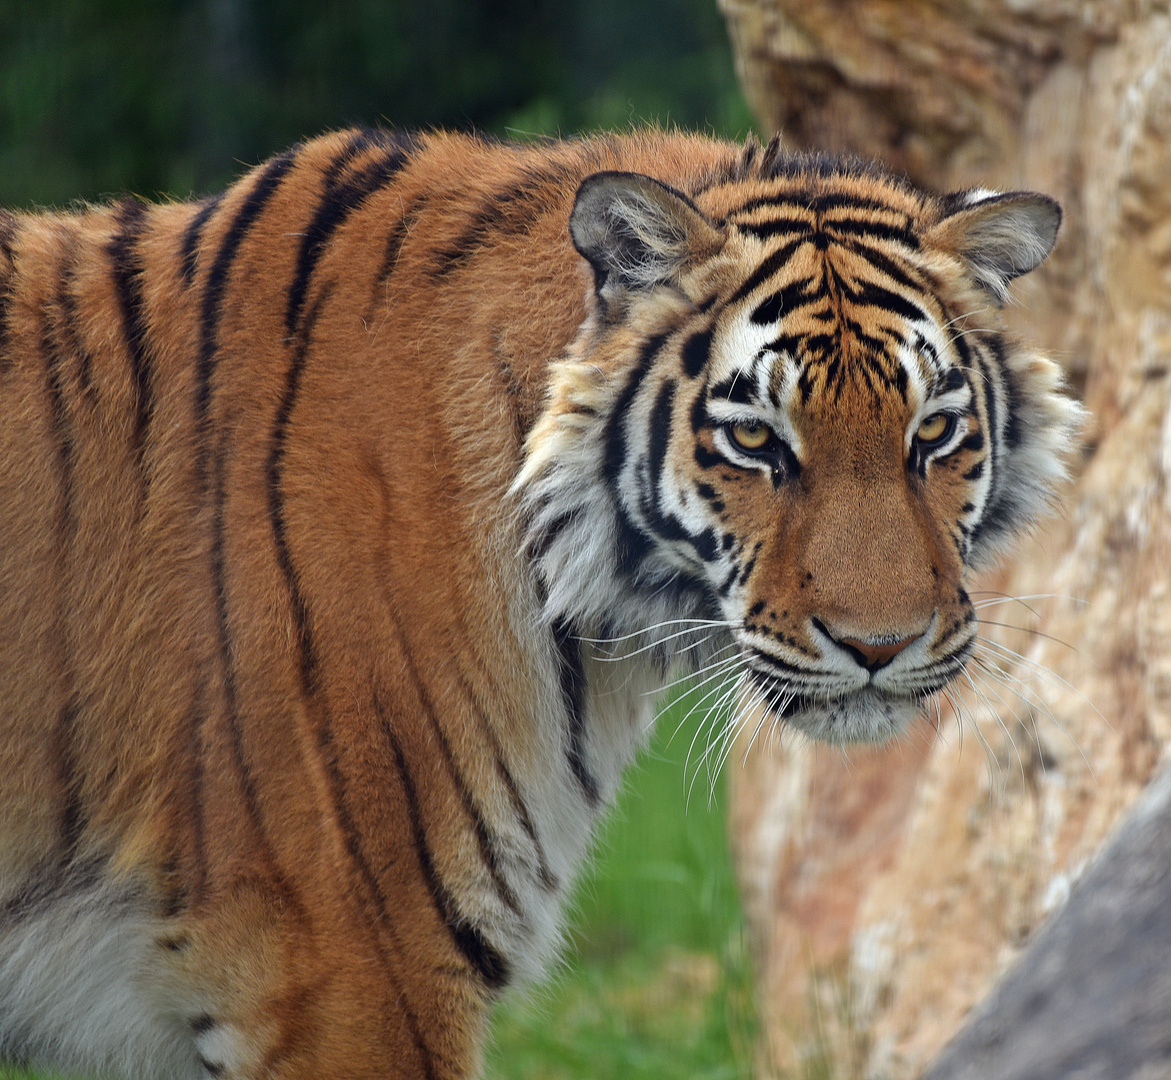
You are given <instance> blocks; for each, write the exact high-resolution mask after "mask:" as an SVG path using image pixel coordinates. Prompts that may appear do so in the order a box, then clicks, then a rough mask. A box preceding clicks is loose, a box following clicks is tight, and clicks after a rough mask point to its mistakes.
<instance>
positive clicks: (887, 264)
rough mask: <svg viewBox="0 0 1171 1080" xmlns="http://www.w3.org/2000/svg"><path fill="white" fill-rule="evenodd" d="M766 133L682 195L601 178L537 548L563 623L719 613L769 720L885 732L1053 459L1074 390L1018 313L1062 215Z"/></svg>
mask: <svg viewBox="0 0 1171 1080" xmlns="http://www.w3.org/2000/svg"><path fill="white" fill-rule="evenodd" d="M747 157H748V158H749V159H751V158H752V154H751V153H749V154H748V155H747ZM766 157H767V158H768V159H769V160H767V161H766V162H764V163H761V162H759V161H756V162H752V161H751V160H750V161H749V163H748V164H747V165H746V166H744V167H743V168H742V169H741V170H740V174H739V175H735V176H729V177H727V178H723V179H721V180H716V181H708V182H707V183H705V184H702V185H700V186H699V187H698V188H697V190H695V191H693V192H692V193H691V194H690V195H688V194H684V193H683V192H681V191H679V190H675V189H674V188H672V187H669V186H667V185H665V184H663V183H661V182H659V181H658V180H655V179H653V178H651V177H649V176H645V175H640V174H635V173H620V172H608V173H598V174H595V175H593V176H590V177H588V178H587V179H586V180H585V181H584V182H583V183H582V185H581V187H580V189H579V191H578V194H577V199H576V204H575V206H574V210H573V213H572V216H571V219H570V233H571V236H572V240H573V243H574V246H575V247H576V249H577V251H578V252H579V253H580V254H581V255H582V256H584V257H585V260H586V262H587V264H588V267H589V270H590V272H591V274H592V280H591V281H590V282H589V285H588V293H589V300H588V311H589V314H588V316H587V318H586V320H585V322H584V324H583V325H582V327H581V330H580V332H579V334H578V336H577V337H576V339H575V340H574V341H573V343H572V345H571V346H570V348H569V350H568V353H567V355H566V356H565V357H564V358H563V359H562V360H561V361H560V362H558V363H557V364H556V365H555V367H554V371H553V376H552V385H551V392H550V395H549V399H548V402H547V405H546V409H545V412H544V414H543V416H542V417H541V419H540V420H539V422H538V423H537V424H536V426H535V427H534V429H533V430H532V432H531V434H530V437H529V441H528V451H527V454H528V456H527V461H526V465H525V468H524V471H523V473H522V475H521V479H520V481H519V484H520V485H521V486H522V488H523V489H524V491H525V492H526V496H527V505H528V507H529V520H530V534H529V536H530V540H529V545H530V547H529V550H530V553H531V555H532V557H533V558H534V560H535V562H536V565H537V567H538V571H539V574H540V577H541V579H542V583H543V586H544V592H545V596H546V601H545V603H546V612H547V614H548V616H549V617H550V618H551V619H555V620H561V621H562V622H563V623H566V624H569V625H572V626H573V627H575V629H576V630H577V632H578V633H580V634H582V635H583V636H584V635H589V636H594V637H597V638H600V639H607V638H609V639H612V640H629V639H628V637H627V636H628V635H632V634H641V635H642V637H641V638H635V639H634V640H636V641H640V640H642V639H643V638H644V639H645V644H644V645H642V646H640V648H643V649H645V650H646V651H647V652H649V653H657V654H658V655H659V657H660V659H662V660H671V659H677V658H679V656H680V655H683V657H684V658H687V657H689V656H695V657H699V656H704V655H706V656H708V657H710V656H711V654H712V653H711V650H712V649H714V648H717V647H719V646H721V645H726V644H727V643H728V635H730V637H731V639H732V641H733V642H734V644H735V654H736V657H737V660H736V664H735V666H736V667H737V668H738V669H739V671H740V674H741V676H742V679H743V687H744V689H745V690H746V692H747V693H748V695H749V697H750V698H751V699H753V700H755V701H756V702H757V703H758V704H760V705H761V706H763V707H764V708H765V709H766V710H767V712H769V713H771V714H772V716H773V717H774V718H780V719H783V720H784V721H785V722H786V723H787V724H789V725H792V726H795V727H797V728H799V729H801V730H803V731H804V732H806V733H807V734H810V735H812V736H815V737H817V738H821V739H825V740H828V741H831V742H848V741H859V740H865V741H882V740H885V739H887V738H889V737H891V736H893V735H895V734H897V733H898V732H900V731H901V730H902V729H903V728H904V726H905V725H906V723H907V722H908V720H909V719H910V718H911V717H912V716H913V715H914V714H915V712H916V711H917V710H918V709H919V708H920V706H921V704H922V702H923V701H924V699H925V698H927V697H928V696H929V695H931V694H932V693H934V692H936V691H939V690H941V689H942V688H943V687H944V686H945V685H946V684H947V683H948V682H949V681H950V680H952V679H954V678H955V677H956V676H957V675H958V674H959V673H960V672H961V671H962V670H963V668H964V666H965V663H966V661H967V660H968V658H969V657H970V656H971V655H972V652H973V648H974V642H975V638H976V633H977V617H976V612H975V609H974V607H973V604H972V601H971V599H970V598H969V595H968V593H967V591H966V587H967V584H968V581H969V576H970V574H971V572H972V570H973V568H974V567H977V566H979V565H980V564H983V563H986V562H987V561H988V560H989V558H990V556H992V555H993V554H994V553H995V552H997V551H998V549H1000V548H1001V547H1002V546H1003V543H1004V541H1005V540H1006V539H1007V538H1008V537H1009V536H1010V535H1011V534H1012V533H1014V532H1015V531H1017V530H1019V529H1020V528H1021V527H1022V526H1023V525H1025V524H1027V523H1028V522H1029V521H1030V520H1032V519H1033V518H1034V517H1035V516H1036V515H1037V514H1038V513H1039V512H1041V511H1043V510H1044V509H1045V507H1046V504H1047V502H1048V500H1049V497H1050V492H1051V490H1052V488H1053V485H1054V484H1055V482H1056V481H1057V480H1058V479H1059V478H1060V477H1061V476H1062V475H1063V473H1064V468H1063V464H1062V459H1063V455H1064V453H1065V451H1066V449H1067V447H1068V445H1069V443H1070V441H1071V439H1072V438H1073V436H1074V434H1075V432H1076V429H1077V427H1078V425H1079V422H1080V416H1081V409H1080V406H1078V405H1077V404H1076V403H1075V402H1074V401H1073V400H1072V399H1070V398H1068V397H1067V396H1065V395H1064V394H1063V393H1062V392H1061V376H1060V373H1059V371H1058V369H1057V367H1056V366H1055V365H1054V364H1053V363H1051V362H1050V361H1049V360H1047V359H1045V358H1043V357H1040V356H1038V355H1037V354H1035V353H1033V352H1030V351H1027V350H1024V349H1022V348H1020V347H1019V346H1017V345H1016V344H1015V343H1014V342H1012V341H1011V340H1010V339H1008V338H1007V337H1006V336H1005V334H1004V331H1003V327H1002V323H1001V319H1000V314H999V307H1000V306H1001V305H1002V304H1003V302H1004V300H1005V298H1006V295H1007V288H1008V284H1009V282H1010V281H1011V280H1012V279H1013V278H1015V277H1017V276H1019V275H1021V274H1024V273H1026V272H1028V271H1029V270H1032V269H1033V268H1034V267H1035V266H1037V265H1038V264H1039V263H1040V262H1041V261H1042V260H1043V259H1044V258H1045V256H1046V255H1047V254H1048V253H1049V251H1050V249H1051V248H1052V246H1053V243H1054V241H1055V239H1056V236H1057V231H1058V227H1059V225H1060V220H1061V211H1060V208H1059V206H1058V204H1057V203H1056V202H1055V201H1053V200H1052V199H1050V198H1048V197H1046V196H1044V195H1038V194H1032V193H1012V194H1006V195H1000V194H994V193H991V192H986V191H969V192H963V193H958V194H954V195H950V196H945V197H936V196H931V195H927V194H924V193H921V192H919V191H916V190H914V189H913V188H911V187H910V186H909V185H908V184H906V183H905V182H903V181H900V180H897V179H895V178H892V177H890V176H887V175H885V174H883V173H882V172H880V171H878V170H876V169H875V168H873V167H870V166H865V165H860V164H858V163H853V162H845V163H843V162H841V161H836V160H827V159H822V158H807V157H786V156H782V155H780V154H778V153H776V152H773V153H772V154H769V155H766Z"/></svg>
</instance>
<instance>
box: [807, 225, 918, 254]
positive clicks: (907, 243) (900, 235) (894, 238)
mask: <svg viewBox="0 0 1171 1080" xmlns="http://www.w3.org/2000/svg"><path fill="white" fill-rule="evenodd" d="M825 227H826V228H827V229H829V230H830V231H832V232H837V233H847V234H848V235H850V236H866V237H873V238H874V239H876V240H887V241H890V242H893V243H896V244H901V245H902V246H903V247H905V248H909V249H910V250H911V251H918V250H919V238H918V237H917V236H916V235H915V234H914V232H912V231H911V229H909V228H907V227H905V226H901V225H890V224H888V223H887V222H884V221H871V220H857V219H854V218H829V219H828V220H827V221H826V222H825Z"/></svg>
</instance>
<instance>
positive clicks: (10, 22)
mask: <svg viewBox="0 0 1171 1080" xmlns="http://www.w3.org/2000/svg"><path fill="white" fill-rule="evenodd" d="M646 122H654V123H658V124H663V125H666V124H674V125H678V126H680V127H687V128H698V129H700V130H706V131H709V132H711V133H714V134H720V135H728V136H732V137H736V136H743V135H745V134H746V133H747V132H748V131H749V130H750V128H751V125H752V119H751V116H750V114H749V112H748V109H747V106H746V105H745V104H744V100H743V98H742V97H741V95H740V91H739V89H738V87H737V86H736V82H735V75H734V72H733V68H732V58H731V51H730V48H729V45H728V41H727V35H726V31H725V28H724V23H723V19H722V17H721V16H720V14H719V12H718V10H717V8H716V4H715V0H543V2H542V0H480V2H473V0H346V2H344V3H343V2H338V0H335V2H328V0H326V2H319V3H306V2H301V3H296V2H289V0H284V2H279V0H0V204H4V205H9V206H24V207H32V206H57V207H61V206H67V205H69V204H70V203H71V202H72V201H73V200H75V199H77V198H85V199H93V198H100V197H102V196H107V195H112V194H117V193H120V192H124V191H131V192H134V193H136V194H139V195H142V196H144V197H148V198H155V197H158V196H160V195H164V194H167V195H174V196H179V197H186V196H187V195H189V194H192V193H203V192H207V191H210V190H215V189H218V188H220V187H222V186H223V185H224V184H226V183H227V182H228V181H229V180H231V179H232V178H233V177H234V176H237V175H239V173H240V172H242V171H243V169H244V167H245V166H248V165H252V164H255V163H256V162H257V161H260V160H262V159H263V158H265V157H267V156H268V155H270V154H272V153H274V152H275V151H278V150H280V149H283V148H284V147H285V146H287V145H289V144H290V143H292V142H295V141H296V140H297V139H300V138H302V137H304V136H308V135H313V134H315V133H317V132H319V131H322V130H324V129H326V128H336V127H342V126H346V125H349V124H356V123H364V124H383V125H386V126H391V127H400V128H401V127H411V128H418V127H457V128H461V129H468V128H476V129H478V130H481V131H488V132H492V133H494V134H497V135H501V136H510V137H517V138H521V137H525V136H531V135H533V134H569V133H573V132H579V131H585V130H590V129H595V128H609V129H622V128H627V127H629V126H630V125H631V124H632V123H646Z"/></svg>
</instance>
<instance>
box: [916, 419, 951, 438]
mask: <svg viewBox="0 0 1171 1080" xmlns="http://www.w3.org/2000/svg"><path fill="white" fill-rule="evenodd" d="M949 426H950V424H949V417H948V415H947V413H941V412H937V413H932V414H931V415H930V416H929V417H927V419H925V420H924V421H923V423H921V424H920V425H919V430H918V431H916V432H915V438H916V439H918V440H919V441H920V442H921V443H933V442H938V441H939V440H940V439H942V438H943V437H944V435H946V434H947V429H948V427H949Z"/></svg>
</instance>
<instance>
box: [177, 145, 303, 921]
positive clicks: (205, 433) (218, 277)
mask: <svg viewBox="0 0 1171 1080" xmlns="http://www.w3.org/2000/svg"><path fill="white" fill-rule="evenodd" d="M299 150H300V147H299V146H295V147H293V148H292V149H290V150H287V151H285V152H284V153H283V154H281V155H280V156H279V157H276V158H273V159H272V160H271V161H270V162H269V163H268V164H267V165H265V166H264V168H263V169H262V170H261V172H260V175H259V176H258V177H257V179H256V180H255V181H254V182H253V185H252V188H251V190H250V191H249V192H248V195H247V196H246V197H245V199H244V201H243V204H242V205H241V207H240V209H239V210H238V211H237V212H236V216H235V218H234V219H233V220H232V222H231V224H230V225H229V226H228V230H227V232H226V234H225V236H224V238H223V240H222V241H221V243H220V247H219V250H218V251H217V252H216V257H215V260H214V261H213V263H212V265H211V268H210V269H209V271H208V275H207V280H206V282H205V284H204V293H203V302H202V305H201V312H200V315H201V322H200V338H199V348H198V353H197V357H196V361H197V362H196V379H195V433H196V438H197V440H198V448H197V451H196V455H197V459H196V468H195V472H196V476H197V478H198V482H199V484H200V485H201V490H202V492H203V493H204V494H205V495H206V494H208V492H209V488H210V494H211V502H212V542H211V578H212V591H213V594H214V601H215V618H216V625H217V629H218V637H219V651H220V662H221V665H222V671H223V694H224V708H225V712H226V717H225V721H226V725H227V728H228V736H229V741H230V747H231V754H232V759H233V764H234V765H235V767H236V771H237V773H238V775H239V781H240V789H241V794H242V796H243V799H244V808H245V812H246V813H247V815H248V818H249V820H250V821H251V823H252V825H253V829H254V831H255V834H256V838H257V842H258V843H259V844H260V846H261V848H262V850H263V851H264V853H265V857H266V861H267V863H268V869H269V872H270V874H271V877H272V881H273V883H274V885H276V887H277V888H278V889H279V890H280V891H281V892H282V894H283V895H284V897H285V898H286V899H287V901H288V902H289V905H290V908H291V909H292V910H293V912H294V913H295V914H296V915H297V916H298V917H299V918H302V919H303V918H304V908H303V906H302V904H301V903H300V901H299V900H298V898H297V897H296V895H295V894H294V892H293V890H292V888H291V886H290V885H289V883H288V881H287V880H286V879H285V877H284V875H283V874H282V873H281V871H280V869H279V868H278V866H277V861H276V854H275V852H274V851H273V850H272V845H271V844H270V843H269V841H268V839H267V837H266V835H265V829H264V820H263V814H262V813H261V809H260V798H259V794H258V792H257V790H256V780H255V777H254V776H253V775H252V771H251V769H250V768H249V766H248V759H247V755H246V754H245V753H244V740H243V732H242V731H241V728H240V710H239V701H238V693H237V686H236V670H235V661H234V652H235V650H234V649H233V647H232V632H231V625H230V622H229V614H228V594H227V581H226V573H225V562H224V560H225V555H224V541H225V521H224V517H225V510H226V502H227V491H226V481H225V473H226V471H227V459H228V457H229V454H228V448H227V446H226V445H224V444H225V442H226V439H227V436H226V435H220V437H219V438H216V437H215V435H216V433H214V432H213V431H211V430H210V427H211V425H210V422H209V412H210V408H211V397H212V386H211V381H212V375H213V374H214V372H215V367H216V362H217V357H218V349H219V343H218V340H217V335H218V329H219V319H220V313H221V307H222V303H223V297H224V290H225V288H226V287H227V282H228V277H229V274H230V272H231V269H232V264H233V263H234V262H235V259H236V255H237V254H238V253H239V250H240V245H241V243H242V242H243V240H244V238H245V237H246V236H247V235H248V233H249V231H250V230H251V228H252V226H253V225H254V224H255V223H256V221H257V219H258V218H259V217H260V214H261V213H262V211H263V210H264V208H265V206H267V204H268V201H269V200H270V199H271V198H272V196H273V194H274V193H275V192H276V190H277V188H278V187H279V186H280V183H281V181H282V180H283V179H284V177H285V175H286V173H288V172H289V170H290V169H291V168H292V166H293V164H294V162H295V161H296V157H297V154H298V152H299ZM212 442H214V443H215V452H214V455H213V453H212V450H211V448H210V447H209V444H210V443H212ZM209 459H210V463H209ZM206 722H207V716H206V715H205V716H204V717H203V718H202V721H201V723H206Z"/></svg>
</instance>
